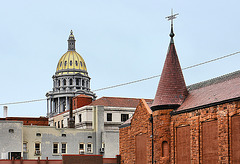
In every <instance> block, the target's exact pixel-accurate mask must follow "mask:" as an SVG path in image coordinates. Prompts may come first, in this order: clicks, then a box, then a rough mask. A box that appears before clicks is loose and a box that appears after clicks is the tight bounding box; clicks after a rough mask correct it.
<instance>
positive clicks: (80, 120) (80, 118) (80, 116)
mask: <svg viewBox="0 0 240 164" xmlns="http://www.w3.org/2000/svg"><path fill="white" fill-rule="evenodd" d="M79 122H82V114H79Z"/></svg>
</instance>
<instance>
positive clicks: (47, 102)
mask: <svg viewBox="0 0 240 164" xmlns="http://www.w3.org/2000/svg"><path fill="white" fill-rule="evenodd" d="M47 117H49V99H47Z"/></svg>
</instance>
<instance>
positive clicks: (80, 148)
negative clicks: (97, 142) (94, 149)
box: [79, 143, 85, 154]
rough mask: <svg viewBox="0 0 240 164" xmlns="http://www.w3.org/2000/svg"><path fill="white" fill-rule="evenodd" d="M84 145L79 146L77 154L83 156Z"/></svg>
mask: <svg viewBox="0 0 240 164" xmlns="http://www.w3.org/2000/svg"><path fill="white" fill-rule="evenodd" d="M84 146H85V145H84V143H80V144H79V154H84V152H85V147H84Z"/></svg>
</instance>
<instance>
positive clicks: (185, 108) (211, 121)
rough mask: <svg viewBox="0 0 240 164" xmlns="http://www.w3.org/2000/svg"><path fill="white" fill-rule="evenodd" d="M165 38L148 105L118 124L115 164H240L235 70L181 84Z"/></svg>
mask: <svg viewBox="0 0 240 164" xmlns="http://www.w3.org/2000/svg"><path fill="white" fill-rule="evenodd" d="M170 37H171V41H170V45H169V48H168V52H167V56H166V60H165V64H164V67H163V70H162V75H161V78H160V81H159V84H158V89H157V92H156V96H155V99H154V101H153V102H152V103H147V102H146V101H145V100H144V99H142V100H140V102H139V105H138V106H137V108H136V111H135V113H134V115H133V117H132V118H130V119H129V120H128V121H126V122H125V123H124V124H122V125H121V126H120V155H121V163H128V164H133V163H137V164H150V163H154V164H155V163H156V164H160V163H172V164H173V163H177V164H188V163H204V164H216V163H240V149H239V146H240V71H237V72H233V73H230V74H227V75H224V76H221V77H217V78H214V79H211V80H208V81H204V82H200V83H197V84H193V85H190V86H186V84H185V81H184V77H183V74H182V70H181V66H180V63H179V60H178V56H177V53H176V49H175V45H174V41H173V37H174V33H173V29H171V34H170Z"/></svg>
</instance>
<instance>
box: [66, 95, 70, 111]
mask: <svg viewBox="0 0 240 164" xmlns="http://www.w3.org/2000/svg"><path fill="white" fill-rule="evenodd" d="M68 106H69V102H68V97H66V110H68V109H69V108H68Z"/></svg>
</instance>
